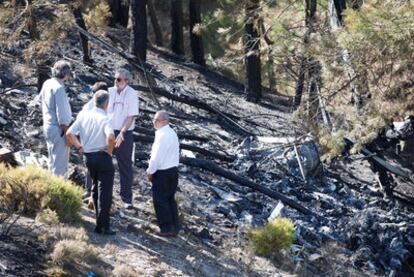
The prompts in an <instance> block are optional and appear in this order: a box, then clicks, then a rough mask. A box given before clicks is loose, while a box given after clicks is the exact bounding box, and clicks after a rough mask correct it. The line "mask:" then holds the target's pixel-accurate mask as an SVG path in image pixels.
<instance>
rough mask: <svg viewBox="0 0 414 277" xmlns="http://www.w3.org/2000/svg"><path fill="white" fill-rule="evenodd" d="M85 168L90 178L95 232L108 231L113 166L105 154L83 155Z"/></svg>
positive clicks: (109, 157)
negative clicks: (94, 213) (94, 214)
mask: <svg viewBox="0 0 414 277" xmlns="http://www.w3.org/2000/svg"><path fill="white" fill-rule="evenodd" d="M85 156H86V166H87V167H88V170H89V173H90V175H91V178H92V183H93V185H92V198H93V202H94V205H95V211H96V230H98V231H100V230H102V229H103V228H104V229H109V212H110V210H111V205H112V189H113V185H114V173H115V169H114V165H113V163H112V157H111V156H109V155H108V153H106V152H94V153H85Z"/></svg>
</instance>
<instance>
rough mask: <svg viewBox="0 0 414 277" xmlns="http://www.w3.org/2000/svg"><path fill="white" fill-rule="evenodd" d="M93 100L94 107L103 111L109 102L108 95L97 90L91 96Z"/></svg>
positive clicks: (103, 91)
mask: <svg viewBox="0 0 414 277" xmlns="http://www.w3.org/2000/svg"><path fill="white" fill-rule="evenodd" d="M93 99H94V101H95V106H96V107H98V108H101V109H103V108H104V107H105V105H106V104H108V101H109V94H108V92H106V91H105V90H102V89H101V90H98V91H97V92H95V94H94V95H93Z"/></svg>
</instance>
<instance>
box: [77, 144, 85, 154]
mask: <svg viewBox="0 0 414 277" xmlns="http://www.w3.org/2000/svg"><path fill="white" fill-rule="evenodd" d="M78 152H79V154H80V155H81V156H82V155H83V153H84V152H83V147H82V146H81V147H79V148H78Z"/></svg>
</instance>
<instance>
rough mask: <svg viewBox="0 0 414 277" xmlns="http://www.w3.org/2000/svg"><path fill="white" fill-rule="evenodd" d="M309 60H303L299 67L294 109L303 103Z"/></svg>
mask: <svg viewBox="0 0 414 277" xmlns="http://www.w3.org/2000/svg"><path fill="white" fill-rule="evenodd" d="M306 65H307V59H306V58H305V57H302V58H301V61H300V65H299V73H298V80H297V81H296V88H295V97H294V100H293V107H294V108H295V109H296V108H297V107H299V106H300V103H301V102H302V95H303V87H304V86H305V73H306Z"/></svg>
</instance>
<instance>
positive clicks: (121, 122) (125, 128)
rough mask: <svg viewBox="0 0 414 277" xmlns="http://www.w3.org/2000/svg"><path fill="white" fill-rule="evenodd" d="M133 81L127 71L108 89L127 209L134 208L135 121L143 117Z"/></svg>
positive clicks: (109, 106)
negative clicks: (140, 115) (133, 162)
mask: <svg viewBox="0 0 414 277" xmlns="http://www.w3.org/2000/svg"><path fill="white" fill-rule="evenodd" d="M131 79H132V75H131V73H130V72H129V71H128V70H126V69H123V68H121V69H119V70H117V71H116V73H115V86H114V87H111V88H109V89H108V93H109V104H108V113H109V114H110V116H112V127H113V129H114V132H115V136H116V143H115V149H114V154H115V156H116V160H117V162H118V168H119V173H120V178H121V190H120V195H121V199H122V201H123V202H124V205H125V208H127V209H132V208H133V206H132V181H133V174H132V173H133V172H132V157H133V156H132V151H133V145H134V139H133V130H134V128H135V118H136V117H137V116H138V114H139V102H138V101H139V100H138V93H137V92H136V91H135V90H134V89H133V88H131V87H130V86H129V85H128V84H129V82H130V81H131Z"/></svg>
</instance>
